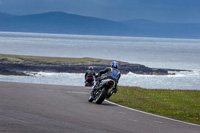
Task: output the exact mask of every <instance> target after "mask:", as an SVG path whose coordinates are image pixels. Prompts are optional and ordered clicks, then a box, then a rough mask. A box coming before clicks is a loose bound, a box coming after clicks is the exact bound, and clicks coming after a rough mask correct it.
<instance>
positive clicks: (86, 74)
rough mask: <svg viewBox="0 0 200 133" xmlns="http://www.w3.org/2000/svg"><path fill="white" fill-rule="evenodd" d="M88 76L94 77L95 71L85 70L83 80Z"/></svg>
mask: <svg viewBox="0 0 200 133" xmlns="http://www.w3.org/2000/svg"><path fill="white" fill-rule="evenodd" d="M88 76H94V77H95V71H94V70H87V71H86V72H85V80H86V81H87V80H88V79H87V78H88Z"/></svg>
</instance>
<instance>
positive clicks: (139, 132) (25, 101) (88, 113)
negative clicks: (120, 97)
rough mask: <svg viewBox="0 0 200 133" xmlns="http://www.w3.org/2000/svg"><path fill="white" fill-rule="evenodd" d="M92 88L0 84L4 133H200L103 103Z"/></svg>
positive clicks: (0, 123) (185, 125)
mask: <svg viewBox="0 0 200 133" xmlns="http://www.w3.org/2000/svg"><path fill="white" fill-rule="evenodd" d="M89 92H90V88H85V87H74V86H59V85H37V84H24V83H11V82H0V132H1V133H200V126H198V125H192V124H188V123H182V122H179V121H174V120H170V119H165V118H162V117H157V116H153V115H149V114H146V113H143V112H139V111H135V110H130V109H126V108H123V107H119V106H117V105H113V104H111V103H108V102H103V104H102V105H97V104H95V103H89V102H88V96H89Z"/></svg>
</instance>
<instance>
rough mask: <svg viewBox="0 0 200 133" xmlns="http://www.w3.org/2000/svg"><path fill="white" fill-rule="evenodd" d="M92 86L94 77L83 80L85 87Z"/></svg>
mask: <svg viewBox="0 0 200 133" xmlns="http://www.w3.org/2000/svg"><path fill="white" fill-rule="evenodd" d="M93 85H94V76H88V77H87V78H86V80H85V86H93Z"/></svg>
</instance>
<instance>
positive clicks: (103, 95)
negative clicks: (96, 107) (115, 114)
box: [96, 88, 108, 104]
mask: <svg viewBox="0 0 200 133" xmlns="http://www.w3.org/2000/svg"><path fill="white" fill-rule="evenodd" d="M107 94H108V89H106V88H103V89H102V91H101V93H100V94H99V96H98V97H97V98H96V104H101V103H102V102H103V101H104V99H105V98H106V95H107Z"/></svg>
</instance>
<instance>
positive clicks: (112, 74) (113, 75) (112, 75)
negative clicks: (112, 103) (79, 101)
mask: <svg viewBox="0 0 200 133" xmlns="http://www.w3.org/2000/svg"><path fill="white" fill-rule="evenodd" d="M98 76H99V77H98V78H96V84H95V85H94V86H93V90H94V89H95V88H96V86H98V85H99V83H100V82H101V80H104V79H108V78H109V79H113V80H114V81H115V86H114V87H113V89H112V90H111V91H110V92H109V93H110V94H109V96H108V97H107V98H109V97H110V96H111V95H112V93H116V92H117V84H118V81H119V78H120V76H121V74H120V71H119V70H118V69H117V68H113V67H107V68H105V69H104V70H101V71H100V72H99V74H98ZM93 90H92V91H93Z"/></svg>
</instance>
